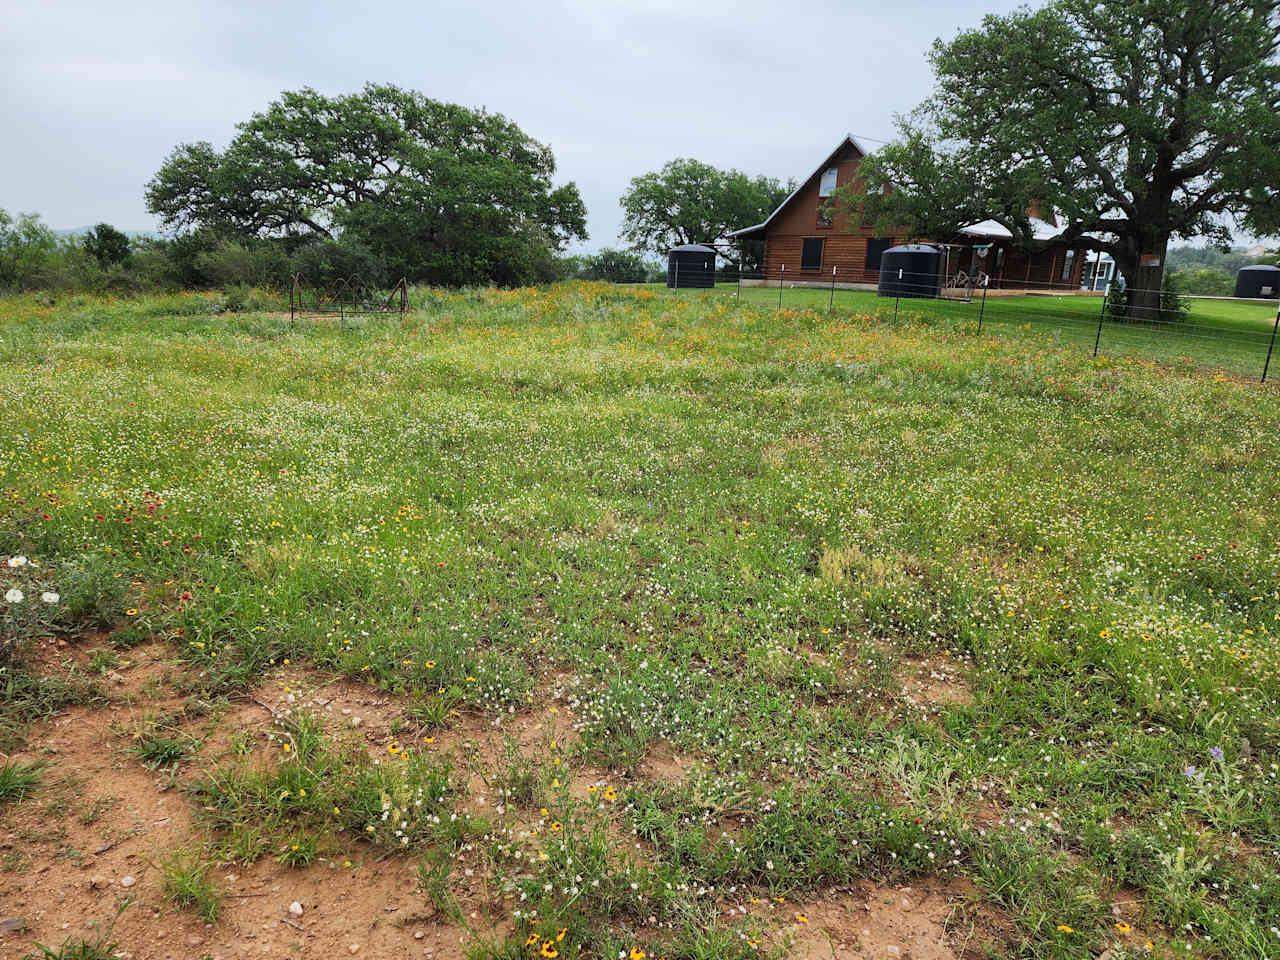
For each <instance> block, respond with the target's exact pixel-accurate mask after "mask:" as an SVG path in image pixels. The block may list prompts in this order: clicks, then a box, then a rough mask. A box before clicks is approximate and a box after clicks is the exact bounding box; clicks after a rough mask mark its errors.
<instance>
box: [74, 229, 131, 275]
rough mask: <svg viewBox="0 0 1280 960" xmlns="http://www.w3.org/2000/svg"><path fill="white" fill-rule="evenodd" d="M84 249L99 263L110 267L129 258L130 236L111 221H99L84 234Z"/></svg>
mask: <svg viewBox="0 0 1280 960" xmlns="http://www.w3.org/2000/svg"><path fill="white" fill-rule="evenodd" d="M84 249H85V252H86V253H88V254H89V255H90V256H91V257H93V259H95V260H97V261H98V264H99V265H100V266H103V267H109V266H111V265H113V264H117V263H124V262H125V261H126V260H128V259H129V238H128V237H127V236H126V235H125V234H123V233H121V232H120V231H119V230H117V229H116V228H115V227H113V226H112V225H111V224H109V223H99V224H98V225H97V226H95V227H93V228H92V229H91V230H89V232H88V233H86V234H85V235H84Z"/></svg>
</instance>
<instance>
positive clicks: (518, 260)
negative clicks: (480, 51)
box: [146, 84, 587, 283]
mask: <svg viewBox="0 0 1280 960" xmlns="http://www.w3.org/2000/svg"><path fill="white" fill-rule="evenodd" d="M238 130H239V132H238V133H237V135H236V136H235V138H234V139H233V140H232V141H231V143H230V144H229V145H228V147H227V149H226V150H224V151H222V152H219V151H217V150H215V149H214V148H213V146H212V145H211V144H209V143H204V142H201V143H192V144H183V145H181V146H179V147H178V148H177V149H175V150H174V151H173V152H172V153H171V154H170V155H169V157H168V158H167V159H166V160H165V162H164V164H163V166H161V168H160V170H159V171H158V172H157V173H156V175H155V176H154V177H153V178H152V179H151V181H150V182H149V183H148V184H147V188H146V201H147V208H148V209H149V210H150V211H151V212H152V213H154V214H156V215H158V216H159V217H160V218H161V221H162V223H163V224H164V226H165V227H166V228H169V229H173V230H182V229H186V228H192V227H198V228H209V229H213V230H216V231H218V232H220V233H223V234H227V235H231V236H239V237H282V238H287V239H289V240H291V241H294V242H304V241H307V240H312V239H317V238H320V239H326V240H327V239H334V238H340V239H348V240H352V241H355V242H357V243H359V244H361V245H363V246H364V247H366V248H368V249H369V250H370V251H371V252H372V253H373V254H374V255H375V256H377V257H379V258H381V259H382V260H383V261H384V262H385V263H386V265H387V267H388V269H390V270H391V271H393V272H395V273H403V274H405V275H407V276H409V277H411V278H415V279H426V280H430V281H432V282H437V283H474V282H487V281H496V282H500V283H520V282H528V281H530V280H533V279H537V276H536V274H537V273H538V271H539V270H540V269H542V268H543V267H545V265H546V264H547V263H549V262H550V260H551V258H552V256H553V254H554V252H555V251H557V250H560V249H562V248H563V246H564V244H565V243H567V242H568V241H569V240H571V239H586V236H587V232H586V211H585V207H584V205H583V202H582V197H581V196H580V194H579V193H578V188H577V187H576V186H575V185H574V184H572V183H568V184H565V185H562V186H555V185H554V184H553V180H552V178H553V175H554V173H555V169H556V167H555V159H554V157H553V155H552V152H551V148H550V147H548V146H546V145H545V144H542V143H538V142H537V141H535V140H533V139H532V138H530V137H529V136H528V135H527V134H525V133H524V132H523V131H522V130H521V129H520V128H519V127H518V126H517V125H516V124H515V123H513V122H511V121H510V120H508V119H506V118H505V117H503V116H501V115H500V114H491V113H487V112H485V111H484V110H472V109H469V108H467V107H462V106H458V105H456V104H449V103H441V102H439V101H436V100H432V99H430V98H429V97H426V96H424V95H423V94H421V93H417V92H415V91H411V90H403V89H400V88H399V87H395V86H391V85H386V84H369V85H367V86H366V87H365V88H364V89H363V90H362V91H360V92H359V93H353V94H348V95H345V96H336V97H328V96H325V95H323V94H320V93H317V92H316V91H315V90H312V89H309V88H304V89H302V90H297V91H288V92H285V93H283V94H281V96H280V98H279V99H278V100H277V101H275V102H274V103H272V104H270V106H268V108H267V109H266V110H265V111H263V112H261V113H255V114H254V115H253V116H252V117H251V118H250V119H249V120H247V121H245V122H244V123H242V124H240V125H239V127H238Z"/></svg>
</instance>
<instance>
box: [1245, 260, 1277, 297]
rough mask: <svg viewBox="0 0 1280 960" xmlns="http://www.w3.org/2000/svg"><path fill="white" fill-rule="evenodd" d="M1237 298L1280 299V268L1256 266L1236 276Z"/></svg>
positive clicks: (1247, 268)
mask: <svg viewBox="0 0 1280 960" xmlns="http://www.w3.org/2000/svg"><path fill="white" fill-rule="evenodd" d="M1235 295H1236V296H1237V297H1272V298H1275V297H1280V267H1269V266H1267V265H1266V264H1262V263H1259V264H1255V265H1254V266H1252V267H1241V268H1240V272H1239V273H1237V274H1236V294H1235Z"/></svg>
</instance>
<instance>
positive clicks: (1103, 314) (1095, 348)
mask: <svg viewBox="0 0 1280 960" xmlns="http://www.w3.org/2000/svg"><path fill="white" fill-rule="evenodd" d="M1110 298H1111V284H1109V283H1108V284H1107V289H1105V290H1103V291H1102V309H1101V310H1099V311H1098V335H1097V336H1096V337H1094V338H1093V356H1094V359H1095V360H1096V359H1097V357H1098V344H1100V343H1101V342H1102V321H1103V320H1104V319H1106V316H1107V301H1108V300H1109V299H1110Z"/></svg>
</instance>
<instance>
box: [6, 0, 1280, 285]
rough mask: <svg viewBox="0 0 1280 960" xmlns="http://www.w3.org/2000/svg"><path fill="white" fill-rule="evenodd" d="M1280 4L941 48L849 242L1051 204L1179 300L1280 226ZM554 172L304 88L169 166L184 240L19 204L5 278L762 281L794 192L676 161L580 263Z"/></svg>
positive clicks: (568, 204) (863, 173) (458, 113)
mask: <svg viewBox="0 0 1280 960" xmlns="http://www.w3.org/2000/svg"><path fill="white" fill-rule="evenodd" d="M1276 9H1277V7H1276V3H1275V0H1215V2H1213V3H1206V2H1205V0H1049V2H1048V3H1047V4H1046V5H1045V6H1043V7H1042V8H1040V9H1034V10H1033V9H1030V8H1026V7H1023V8H1019V9H1018V10H1015V11H1014V12H1013V13H1010V14H1007V15H989V16H987V17H985V18H984V19H983V21H982V25H981V27H980V28H979V29H975V30H967V31H961V32H960V33H959V34H957V36H956V37H954V38H953V39H951V40H949V41H943V40H938V41H936V42H935V44H934V46H933V48H932V50H931V52H930V55H929V59H930V62H931V64H932V66H933V70H934V73H935V77H936V88H935V92H934V93H933V95H932V96H931V97H930V98H929V99H928V100H926V101H925V102H924V103H922V104H921V105H919V107H918V108H917V109H916V110H915V111H913V112H912V113H911V114H909V115H908V116H905V117H900V118H899V119H898V134H899V135H898V137H897V139H895V140H894V141H893V142H892V143H889V144H887V145H885V146H884V147H882V148H881V149H879V150H876V151H874V152H873V153H871V154H870V155H869V156H867V157H865V158H864V159H863V160H862V161H861V163H860V165H859V169H858V175H857V177H856V179H855V182H854V183H853V184H850V185H847V186H845V187H843V188H841V189H840V190H837V191H836V195H835V197H834V198H833V199H832V201H831V203H832V204H834V205H837V206H840V207H842V208H843V213H844V219H845V221H846V223H847V224H848V226H849V228H850V229H856V228H858V227H861V226H868V225H871V226H875V227H877V228H878V229H880V230H883V231H884V232H888V233H893V234H894V235H898V234H900V233H902V232H904V231H905V232H906V233H907V234H909V235H911V236H913V237H917V238H921V239H946V238H949V237H951V236H953V235H955V234H956V233H957V232H958V231H959V229H960V228H961V227H963V226H965V225H967V224H970V223H974V222H977V221H981V220H987V219H992V220H996V221H997V222H999V223H1001V224H1003V225H1004V226H1006V227H1007V228H1008V229H1009V230H1010V232H1011V233H1012V234H1013V236H1014V238H1015V242H1017V243H1020V244H1023V245H1025V246H1027V247H1031V246H1034V244H1035V242H1036V241H1035V240H1034V237H1033V233H1032V224H1031V219H1030V216H1029V211H1031V210H1033V209H1039V210H1051V211H1054V213H1055V215H1057V216H1059V217H1061V219H1062V221H1063V223H1064V224H1065V226H1064V232H1063V234H1062V238H1061V239H1063V240H1065V241H1067V242H1068V243H1070V244H1071V245H1072V246H1073V247H1074V248H1076V249H1083V250H1090V251H1099V252H1103V253H1107V254H1109V255H1110V256H1111V257H1112V258H1113V259H1114V260H1115V261H1116V264H1117V267H1118V271H1119V273H1120V275H1121V277H1122V279H1123V281H1124V285H1125V287H1126V296H1127V297H1128V298H1129V299H1130V300H1131V301H1132V303H1130V304H1129V306H1131V307H1137V308H1142V307H1143V306H1144V305H1147V306H1151V307H1152V308H1153V309H1159V299H1160V296H1161V294H1160V289H1161V287H1162V286H1164V285H1165V280H1164V274H1165V272H1166V270H1167V269H1168V267H1170V266H1172V263H1171V260H1172V258H1173V256H1174V254H1171V253H1170V249H1171V248H1170V240H1171V239H1173V238H1181V239H1183V240H1193V239H1196V238H1200V239H1203V240H1205V241H1207V244H1208V246H1209V247H1210V248H1216V249H1222V250H1225V249H1227V248H1228V244H1229V243H1230V240H1231V231H1230V229H1229V227H1228V225H1229V223H1231V222H1232V221H1234V223H1235V224H1238V225H1239V226H1241V227H1243V228H1244V229H1245V230H1248V231H1250V232H1252V233H1253V234H1254V235H1257V236H1269V235H1274V234H1276V233H1277V232H1280V187H1278V186H1277V185H1278V184H1280V61H1278V59H1277V49H1278V47H1280V40H1278V36H1280V34H1278V33H1277V30H1276V29H1275V26H1274V24H1275V22H1276V16H1277V14H1276ZM555 174H556V164H555V158H554V156H553V154H552V151H551V148H550V147H549V146H548V145H546V144H543V143H539V142H538V141H536V140H534V139H533V138H532V137H530V136H529V135H528V134H526V133H525V132H524V131H523V130H521V129H520V127H519V126H518V125H517V124H515V123H514V122H513V121H511V120H509V119H507V118H506V117H504V116H502V115H500V114H493V113H489V112H487V111H485V110H474V109H471V108H468V107H463V106H459V105H457V104H449V103H442V102H440V101H437V100H433V99H431V98H429V97H427V96H425V95H424V94H421V93H418V92H416V91H411V90H404V89H401V88H399V87H395V86H392V85H388V84H369V85H367V86H365V87H364V88H363V89H362V90H360V91H358V92H355V93H351V94H345V95H340V96H326V95H323V94H321V93H318V92H317V91H315V90H312V89H309V88H304V89H302V90H297V91H287V92H285V93H283V94H281V96H280V97H279V99H277V100H276V101H274V102H273V103H271V104H269V105H268V107H267V108H266V109H265V110H263V111H261V112H259V113H255V114H253V115H252V116H251V117H250V118H249V119H248V120H246V121H244V122H243V123H241V124H240V125H239V126H238V128H237V133H236V135H235V136H234V137H233V138H232V140H231V142H230V143H229V144H228V145H227V147H226V148H225V149H224V150H221V151H219V150H217V149H215V148H214V147H213V146H212V145H211V144H210V143H207V142H198V143H189V144H181V145H179V146H178V147H177V148H175V149H174V150H173V151H172V153H171V154H170V155H169V156H168V157H167V158H166V159H165V160H164V162H163V163H162V164H161V166H160V168H159V170H158V171H157V172H156V174H155V176H154V177H153V178H152V179H151V180H150V182H149V183H148V184H147V186H146V190H145V200H146V205H147V209H148V210H149V211H150V212H151V213H152V214H154V215H155V216H156V217H157V218H158V219H159V221H160V223H161V225H162V227H163V228H164V230H165V231H166V233H167V236H164V237H160V238H150V239H146V240H143V241H134V242H132V243H130V242H128V241H127V238H126V239H125V240H124V242H122V240H121V238H120V237H119V236H117V235H116V234H117V233H118V232H116V231H113V230H112V228H110V227H107V226H106V225H100V226H99V227H97V228H95V231H94V233H93V234H92V235H91V236H90V237H86V238H84V240H83V241H71V240H66V239H59V238H58V237H57V236H56V235H53V234H52V232H51V231H48V230H47V228H44V227H43V225H42V224H40V222H39V220H38V218H33V217H31V216H24V217H18V218H16V219H15V218H12V217H9V216H7V215H5V216H4V219H3V220H0V285H7V286H30V285H33V284H34V285H42V284H43V285H51V282H50V280H51V275H53V274H56V277H54V279H56V278H62V280H64V281H65V282H66V283H68V284H69V283H72V282H83V283H85V285H87V286H90V287H92V286H93V285H94V284H98V285H102V286H106V287H109V288H122V289H128V288H130V286H131V285H146V284H161V285H163V284H167V285H180V286H215V285H219V284H224V283H228V282H243V283H279V282H280V281H281V280H282V279H283V278H284V277H285V276H287V275H288V274H290V273H299V272H300V273H303V274H304V275H305V276H307V277H308V278H311V279H313V280H314V281H316V282H322V281H323V280H324V279H325V278H330V277H335V276H343V275H349V274H351V273H360V274H361V275H362V276H363V277H365V279H366V280H368V281H370V282H373V283H387V282H394V280H396V279H399V278H400V277H402V276H403V277H407V278H408V279H410V280H412V281H417V282H425V283H434V284H443V285H467V284H490V283H492V284H499V285H519V284H530V283H543V282H548V281H552V280H557V279H564V278H566V277H573V276H583V277H588V278H602V279H611V280H618V281H623V282H626V281H637V280H639V279H641V278H644V279H654V278H655V277H656V276H658V275H660V272H661V268H662V267H661V259H660V258H662V257H663V256H664V254H665V252H666V250H667V249H669V248H670V247H672V246H675V245H677V244H681V243H689V242H704V243H705V242H717V241H719V242H718V243H717V246H718V249H719V250H720V252H721V254H722V256H723V257H724V258H725V261H726V262H728V263H730V264H731V265H732V266H733V267H734V268H735V269H740V270H744V271H748V272H750V271H755V270H758V269H759V268H760V259H761V253H762V251H761V249H760V247H759V246H758V245H757V246H752V245H751V244H746V243H730V242H727V235H728V233H729V232H731V231H732V230H734V229H737V228H741V227H745V226H750V225H752V224H755V223H759V222H761V221H762V220H764V219H765V218H766V217H767V216H768V215H769V213H770V212H772V211H773V210H774V209H775V208H776V207H777V206H778V205H779V204H780V203H781V202H782V201H783V200H784V199H785V197H786V196H787V195H788V194H789V193H790V192H791V191H792V190H793V189H794V187H795V183H794V181H781V180H777V179H773V178H769V177H764V176H752V175H749V174H746V173H743V172H741V171H739V170H736V169H729V170H722V169H719V168H717V167H714V166H712V165H710V164H706V163H703V162H701V161H698V160H695V159H691V158H677V159H675V160H672V161H671V162H669V163H667V164H666V165H665V166H664V167H662V168H661V169H660V170H657V171H653V172H649V173H645V174H643V175H641V176H638V177H635V178H634V179H632V180H631V182H630V184H629V186H628V188H627V190H626V192H625V193H624V195H623V196H622V198H621V206H622V212H623V225H622V231H621V236H622V238H623V239H624V240H626V241H627V242H629V243H630V244H631V249H629V250H604V251H601V252H600V253H598V254H594V255H592V256H590V257H581V256H579V257H573V256H569V255H567V254H566V252H565V251H566V250H567V249H568V247H569V246H570V245H571V244H574V243H581V242H583V241H585V240H586V239H587V229H586V208H585V204H584V203H583V200H582V197H581V194H580V193H579V191H578V188H577V186H576V184H574V183H572V182H570V183H564V184H557V183H556V177H555ZM1176 249H1177V248H1174V251H1175V254H1176ZM655 257H656V258H659V259H657V260H655V259H654V258H655ZM55 265H56V267H57V269H55ZM1219 268H1220V265H1215V264H1205V265H1204V266H1202V267H1199V268H1198V270H1197V271H1195V272H1192V271H1186V270H1184V271H1181V272H1180V274H1179V276H1180V277H1181V278H1182V282H1183V286H1184V289H1186V285H1187V284H1188V283H1191V284H1195V285H1198V286H1199V287H1201V288H1206V289H1208V288H1212V289H1214V290H1219V289H1222V288H1223V279H1222V277H1223V276H1225V275H1227V272H1226V271H1223V273H1222V275H1215V274H1209V273H1204V271H1205V270H1218V269H1219ZM1148 301H1150V302H1149V303H1148Z"/></svg>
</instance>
